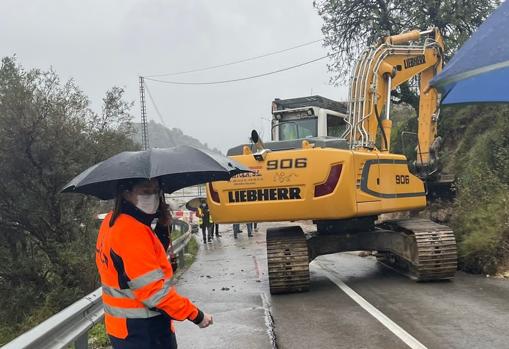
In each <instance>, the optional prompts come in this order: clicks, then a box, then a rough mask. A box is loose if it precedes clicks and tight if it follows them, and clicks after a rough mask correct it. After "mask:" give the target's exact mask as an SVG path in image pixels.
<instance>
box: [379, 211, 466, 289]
mask: <svg viewBox="0 0 509 349" xmlns="http://www.w3.org/2000/svg"><path fill="white" fill-rule="evenodd" d="M381 226H382V227H383V228H386V229H387V228H388V229H391V230H394V231H398V232H403V233H405V234H408V235H409V237H410V238H411V240H410V241H412V243H411V244H410V246H409V248H410V254H411V255H412V258H411V260H408V259H404V258H401V257H400V256H397V255H395V254H393V253H390V252H382V253H379V255H378V260H379V261H380V262H382V263H383V264H385V265H388V266H389V267H391V268H393V269H396V270H397V271H398V272H401V273H403V274H406V275H407V276H409V277H411V278H412V279H415V280H417V281H432V280H445V279H452V278H453V277H454V274H455V273H456V269H457V258H458V256H457V249H456V239H455V237H454V232H453V231H452V230H451V228H449V227H447V226H445V225H441V224H438V223H435V222H433V221H430V220H427V219H407V220H396V221H387V222H384V223H382V224H381Z"/></svg>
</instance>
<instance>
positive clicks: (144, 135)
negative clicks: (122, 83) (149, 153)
mask: <svg viewBox="0 0 509 349" xmlns="http://www.w3.org/2000/svg"><path fill="white" fill-rule="evenodd" d="M140 108H141V143H142V145H143V149H144V150H147V149H148V148H149V147H150V145H149V142H148V128H147V106H146V105H145V78H144V77H143V76H140Z"/></svg>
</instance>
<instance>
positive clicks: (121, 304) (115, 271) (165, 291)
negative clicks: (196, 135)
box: [96, 212, 203, 339]
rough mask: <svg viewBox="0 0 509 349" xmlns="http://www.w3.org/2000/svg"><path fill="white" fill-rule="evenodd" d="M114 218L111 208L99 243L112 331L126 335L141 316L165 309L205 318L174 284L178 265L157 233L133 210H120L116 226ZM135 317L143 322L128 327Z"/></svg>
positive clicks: (195, 318) (98, 256)
mask: <svg viewBox="0 0 509 349" xmlns="http://www.w3.org/2000/svg"><path fill="white" fill-rule="evenodd" d="M110 218H111V212H110V213H109V214H108V215H107V216H106V218H105V219H104V221H103V223H102V225H101V228H100V230H99V236H98V238H97V246H96V264H97V268H98V270H99V275H100V277H101V283H102V288H103V295H102V299H103V303H104V312H105V318H104V319H105V325H106V332H107V333H108V334H109V335H111V336H114V337H117V338H121V339H123V338H126V337H127V336H128V335H129V333H128V332H129V331H135V329H133V327H132V326H134V325H133V324H140V322H139V320H140V319H147V321H148V320H150V319H151V318H153V317H156V316H162V314H167V315H168V316H169V317H170V318H172V319H175V320H186V319H188V320H191V321H193V322H198V323H199V322H200V321H201V319H203V313H202V312H201V311H200V310H198V308H197V307H196V306H195V305H194V304H192V303H191V302H190V301H189V299H187V298H185V297H182V296H180V295H179V294H177V292H176V291H175V288H174V287H172V286H171V284H170V282H171V278H172V276H173V271H172V267H171V265H170V263H169V262H168V258H167V256H166V253H165V250H164V247H163V245H162V244H161V242H160V241H159V239H158V238H157V236H156V235H155V234H154V232H153V231H152V230H151V229H150V228H149V227H148V226H147V225H145V224H143V223H142V222H140V221H138V220H137V219H135V218H134V217H132V216H130V215H128V214H124V213H122V214H120V215H119V216H118V217H117V219H116V221H115V224H114V225H113V227H110V226H109V222H110ZM130 319H137V321H135V322H133V323H131V324H130V325H129V326H128V322H129V320H130ZM171 327H173V324H171ZM128 328H129V330H128ZM172 332H173V331H172Z"/></svg>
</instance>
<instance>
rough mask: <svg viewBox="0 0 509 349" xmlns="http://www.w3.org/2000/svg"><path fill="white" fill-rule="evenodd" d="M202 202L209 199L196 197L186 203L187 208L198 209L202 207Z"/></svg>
mask: <svg viewBox="0 0 509 349" xmlns="http://www.w3.org/2000/svg"><path fill="white" fill-rule="evenodd" d="M202 203H207V199H206V198H194V199H191V200H189V201H188V202H187V203H186V208H187V209H188V210H189V211H197V210H198V207H200V206H201V204H202Z"/></svg>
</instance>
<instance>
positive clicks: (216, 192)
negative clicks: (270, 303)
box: [207, 28, 457, 293]
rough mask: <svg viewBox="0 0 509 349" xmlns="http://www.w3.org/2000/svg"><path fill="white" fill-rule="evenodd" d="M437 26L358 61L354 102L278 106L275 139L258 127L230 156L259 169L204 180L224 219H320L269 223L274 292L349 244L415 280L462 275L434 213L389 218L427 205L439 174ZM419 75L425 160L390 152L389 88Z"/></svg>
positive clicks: (387, 41)
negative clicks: (305, 226)
mask: <svg viewBox="0 0 509 349" xmlns="http://www.w3.org/2000/svg"><path fill="white" fill-rule="evenodd" d="M443 52H444V42H443V39H442V36H441V35H440V33H439V31H438V30H437V29H436V28H432V29H429V30H426V31H418V30H414V31H410V32H406V33H402V34H399V35H393V36H388V37H385V38H383V39H381V40H380V41H379V42H378V43H377V45H375V46H374V47H370V48H368V49H366V50H365V51H364V52H363V53H362V54H361V55H360V58H359V60H358V61H357V62H356V64H355V67H354V69H353V74H352V77H351V82H350V93H349V95H350V96H349V97H350V98H349V102H348V104H347V105H345V104H342V103H339V102H334V101H331V100H328V99H325V98H323V97H319V96H311V97H305V98H296V99H290V100H279V99H276V100H275V101H274V102H273V104H272V115H273V118H272V141H271V142H266V143H265V144H264V143H263V142H262V141H261V140H260V139H259V136H258V134H257V132H256V131H253V133H252V135H251V140H252V142H251V144H244V145H240V146H237V147H234V148H232V149H230V150H229V152H228V156H230V157H231V158H233V159H235V160H236V161H239V162H241V163H243V164H245V165H246V166H248V167H249V168H250V169H251V171H252V172H250V173H244V174H240V175H238V176H236V177H234V178H232V179H231V181H230V182H213V183H209V184H208V186H207V194H208V195H207V197H208V205H209V207H210V211H211V213H212V215H213V216H214V220H215V221H216V222H218V223H234V222H263V221H265V222H272V221H300V220H312V221H313V223H314V224H315V225H316V231H314V232H312V233H309V232H308V233H306V234H304V232H303V230H302V228H301V227H300V226H296V225H293V226H285V227H280V226H279V227H275V228H269V229H267V260H268V271H269V284H270V291H271V293H287V292H300V291H306V290H308V289H309V283H310V280H309V263H310V262H311V261H312V260H313V259H314V258H316V257H317V256H320V255H325V254H331V253H337V252H342V251H358V250H369V251H376V252H377V253H376V255H377V258H378V259H379V260H380V261H381V262H382V263H384V264H386V265H389V266H391V267H393V268H397V269H398V270H399V271H401V272H404V273H406V274H407V275H409V276H410V277H412V278H414V279H416V280H423V281H425V280H440V279H451V278H453V277H454V274H455V272H456V267H457V254H456V241H455V238H454V234H453V232H452V230H451V229H450V228H449V227H447V226H445V225H441V224H438V223H435V222H433V221H431V220H427V219H422V218H410V219H400V220H386V221H381V220H380V219H379V218H380V215H382V214H385V213H390V212H401V211H413V210H421V209H424V208H425V207H426V203H427V199H426V190H425V183H424V181H425V180H426V179H427V177H428V176H430V174H432V173H434V172H436V148H437V143H439V137H437V121H438V118H439V96H438V93H437V91H436V90H435V89H433V88H432V87H430V86H429V82H430V80H431V79H432V78H433V76H435V75H436V74H437V73H438V72H439V71H440V70H441V69H442V65H443ZM409 80H412V81H417V82H418V87H417V88H418V90H419V92H420V93H419V95H420V96H419V98H420V102H419V114H418V132H417V136H418V137H417V138H418V146H417V147H416V151H417V158H416V159H417V160H416V161H415V164H414V166H413V167H414V168H415V169H416V170H415V171H413V172H414V173H411V172H410V170H409V165H408V161H407V158H406V157H405V156H403V155H399V154H393V153H391V152H390V149H391V144H390V139H391V129H392V121H391V118H390V111H391V108H390V106H391V91H393V90H395V89H397V88H398V86H400V85H401V84H403V83H405V82H407V81H409Z"/></svg>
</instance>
